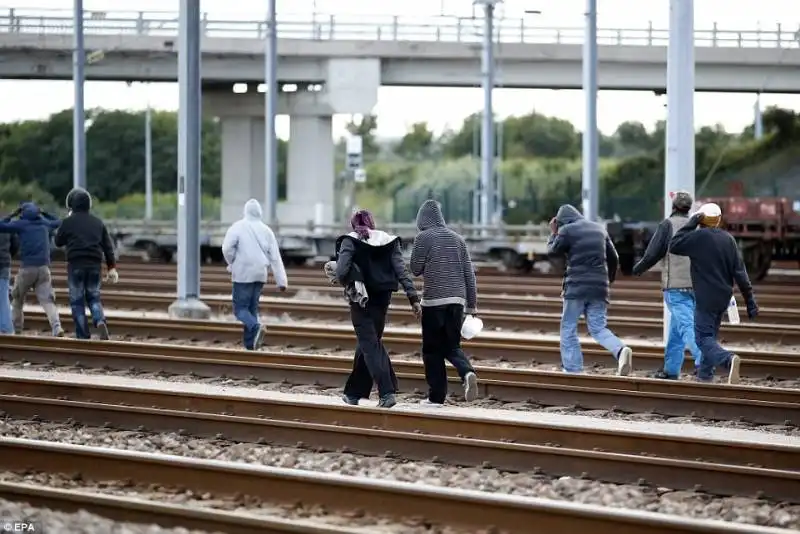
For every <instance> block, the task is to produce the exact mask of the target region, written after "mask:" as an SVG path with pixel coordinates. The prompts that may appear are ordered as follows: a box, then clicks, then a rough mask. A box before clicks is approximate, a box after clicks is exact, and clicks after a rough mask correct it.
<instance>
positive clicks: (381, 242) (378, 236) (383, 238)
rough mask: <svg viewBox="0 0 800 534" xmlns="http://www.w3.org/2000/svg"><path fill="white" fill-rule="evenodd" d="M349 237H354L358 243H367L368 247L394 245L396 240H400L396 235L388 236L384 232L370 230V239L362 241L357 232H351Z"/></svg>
mask: <svg viewBox="0 0 800 534" xmlns="http://www.w3.org/2000/svg"><path fill="white" fill-rule="evenodd" d="M347 235H348V236H350V237H352V238H353V239H355V240H356V241H359V242H361V243H366V244H367V245H371V246H373V247H382V246H385V245H388V244H389V243H393V242H394V241H395V240H397V239H399V238H398V237H397V236H396V235H392V234H388V233H386V232H384V231H383V230H370V231H369V239H360V238H359V237H358V234H357V233H355V232H350V233H349V234H347Z"/></svg>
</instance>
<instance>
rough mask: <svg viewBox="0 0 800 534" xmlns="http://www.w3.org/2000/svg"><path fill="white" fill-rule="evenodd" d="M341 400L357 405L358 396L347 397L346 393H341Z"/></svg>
mask: <svg viewBox="0 0 800 534" xmlns="http://www.w3.org/2000/svg"><path fill="white" fill-rule="evenodd" d="M342 400H343V401H344V402H345V404H349V405H350V406H358V401H359V400H360V399H359V398H358V397H348V396H347V395H342Z"/></svg>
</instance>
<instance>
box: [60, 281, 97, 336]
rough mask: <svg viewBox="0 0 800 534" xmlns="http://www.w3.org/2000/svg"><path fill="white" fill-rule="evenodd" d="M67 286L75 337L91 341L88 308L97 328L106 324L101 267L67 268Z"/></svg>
mask: <svg viewBox="0 0 800 534" xmlns="http://www.w3.org/2000/svg"><path fill="white" fill-rule="evenodd" d="M67 285H68V286H69V306H70V308H71V309H72V321H73V322H74V323H75V337H76V338H78V339H90V338H91V337H92V336H91V333H90V332H89V320H88V319H87V317H86V307H87V306H88V307H89V312H90V313H91V314H92V322H93V323H94V326H95V328H97V325H99V324H100V323H105V322H106V317H105V314H104V313H103V304H102V303H101V302H100V267H99V266H98V267H89V268H86V267H72V266H67Z"/></svg>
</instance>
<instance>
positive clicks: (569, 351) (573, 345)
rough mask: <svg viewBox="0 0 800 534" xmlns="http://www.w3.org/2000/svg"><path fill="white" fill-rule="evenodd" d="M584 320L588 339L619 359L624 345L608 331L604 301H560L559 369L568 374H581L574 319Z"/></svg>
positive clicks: (581, 358)
mask: <svg viewBox="0 0 800 534" xmlns="http://www.w3.org/2000/svg"><path fill="white" fill-rule="evenodd" d="M581 315H584V316H586V326H587V327H588V329H589V335H590V336H592V337H593V338H594V340H595V341H597V342H598V343H599V344H600V345H602V346H603V347H604V348H605V349H606V350H607V351H609V352H610V353H611V354H613V355H614V358H617V359H618V358H619V352H620V350H622V348H623V347H625V344H624V343H623V342H622V341H621V340H620V339H619V338H618V337H617V336H615V335H614V334H613V333H612V332H611V330H609V329H608V326H607V319H608V303H606V301H604V300H581V299H564V309H563V311H562V312H561V365H562V367H563V368H564V371H566V372H568V373H580V372H582V371H583V352H581V343H580V339H579V338H578V319H580V317H581Z"/></svg>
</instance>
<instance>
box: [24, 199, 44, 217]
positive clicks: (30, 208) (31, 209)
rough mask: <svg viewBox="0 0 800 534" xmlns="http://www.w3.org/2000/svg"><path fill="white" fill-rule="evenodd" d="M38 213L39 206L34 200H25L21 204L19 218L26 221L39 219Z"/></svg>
mask: <svg viewBox="0 0 800 534" xmlns="http://www.w3.org/2000/svg"><path fill="white" fill-rule="evenodd" d="M40 213H41V212H40V210H39V206H37V205H36V204H35V203H34V202H25V203H24V204H23V205H22V212H21V213H20V219H25V220H26V221H35V220H38V219H39V216H40Z"/></svg>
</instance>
